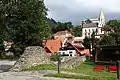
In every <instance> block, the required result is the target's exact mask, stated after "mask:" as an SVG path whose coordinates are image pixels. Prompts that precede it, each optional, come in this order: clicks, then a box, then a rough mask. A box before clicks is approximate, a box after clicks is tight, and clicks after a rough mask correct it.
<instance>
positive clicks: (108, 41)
mask: <svg viewBox="0 0 120 80" xmlns="http://www.w3.org/2000/svg"><path fill="white" fill-rule="evenodd" d="M99 44H100V45H111V44H116V40H115V37H113V36H112V35H104V36H103V38H102V39H101V40H100V42H99Z"/></svg>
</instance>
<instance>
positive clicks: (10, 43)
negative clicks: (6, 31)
mask: <svg viewBox="0 0 120 80" xmlns="http://www.w3.org/2000/svg"><path fill="white" fill-rule="evenodd" d="M12 44H13V42H12V41H3V45H4V48H5V51H8V50H9V49H10V48H11V46H12Z"/></svg>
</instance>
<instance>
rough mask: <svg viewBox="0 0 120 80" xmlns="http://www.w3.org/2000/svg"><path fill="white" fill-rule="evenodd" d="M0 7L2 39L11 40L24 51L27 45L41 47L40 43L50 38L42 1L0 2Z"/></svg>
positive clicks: (19, 0)
mask: <svg viewBox="0 0 120 80" xmlns="http://www.w3.org/2000/svg"><path fill="white" fill-rule="evenodd" d="M0 7H1V8H0V12H2V13H0V20H1V21H0V22H1V23H2V25H0V28H3V30H2V31H1V32H0V36H2V39H4V40H5V39H6V40H12V41H14V43H15V45H17V46H19V47H20V48H22V49H23V50H24V48H25V47H26V46H29V45H40V46H42V41H43V40H45V39H48V38H50V37H51V28H50V26H49V25H48V24H47V22H46V19H45V18H46V15H47V12H46V11H47V8H46V7H45V5H44V1H43V0H2V1H1V2H0ZM3 32H4V34H6V35H4V36H3V34H2V33H3Z"/></svg>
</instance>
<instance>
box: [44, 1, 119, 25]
mask: <svg viewBox="0 0 120 80" xmlns="http://www.w3.org/2000/svg"><path fill="white" fill-rule="evenodd" d="M45 5H46V7H47V8H48V9H49V11H48V17H50V18H53V19H55V20H56V21H60V22H67V21H71V22H73V24H76V25H77V24H80V21H82V20H84V19H86V18H94V17H95V18H97V17H98V16H99V12H100V9H101V8H102V9H103V10H104V14H105V17H106V19H107V20H109V19H120V0H45Z"/></svg>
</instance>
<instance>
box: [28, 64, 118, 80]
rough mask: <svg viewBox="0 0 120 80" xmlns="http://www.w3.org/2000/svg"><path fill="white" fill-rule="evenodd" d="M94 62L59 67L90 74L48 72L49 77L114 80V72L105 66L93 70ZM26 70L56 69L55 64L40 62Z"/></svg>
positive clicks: (68, 70)
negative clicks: (73, 66) (72, 67)
mask: <svg viewBox="0 0 120 80" xmlns="http://www.w3.org/2000/svg"><path fill="white" fill-rule="evenodd" d="M94 67H95V64H94V63H93V62H84V63H83V64H81V65H80V66H78V67H76V68H74V69H60V70H61V71H67V72H73V73H81V74H86V75H90V76H78V75H67V74H48V75H46V76H49V77H62V78H75V79H86V80H115V79H116V73H111V72H108V70H107V68H106V70H105V71H104V72H98V71H94V70H93V68H94ZM27 70H28V71H33V70H57V66H56V65H53V64H42V65H38V66H33V67H30V68H29V69H27Z"/></svg>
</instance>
